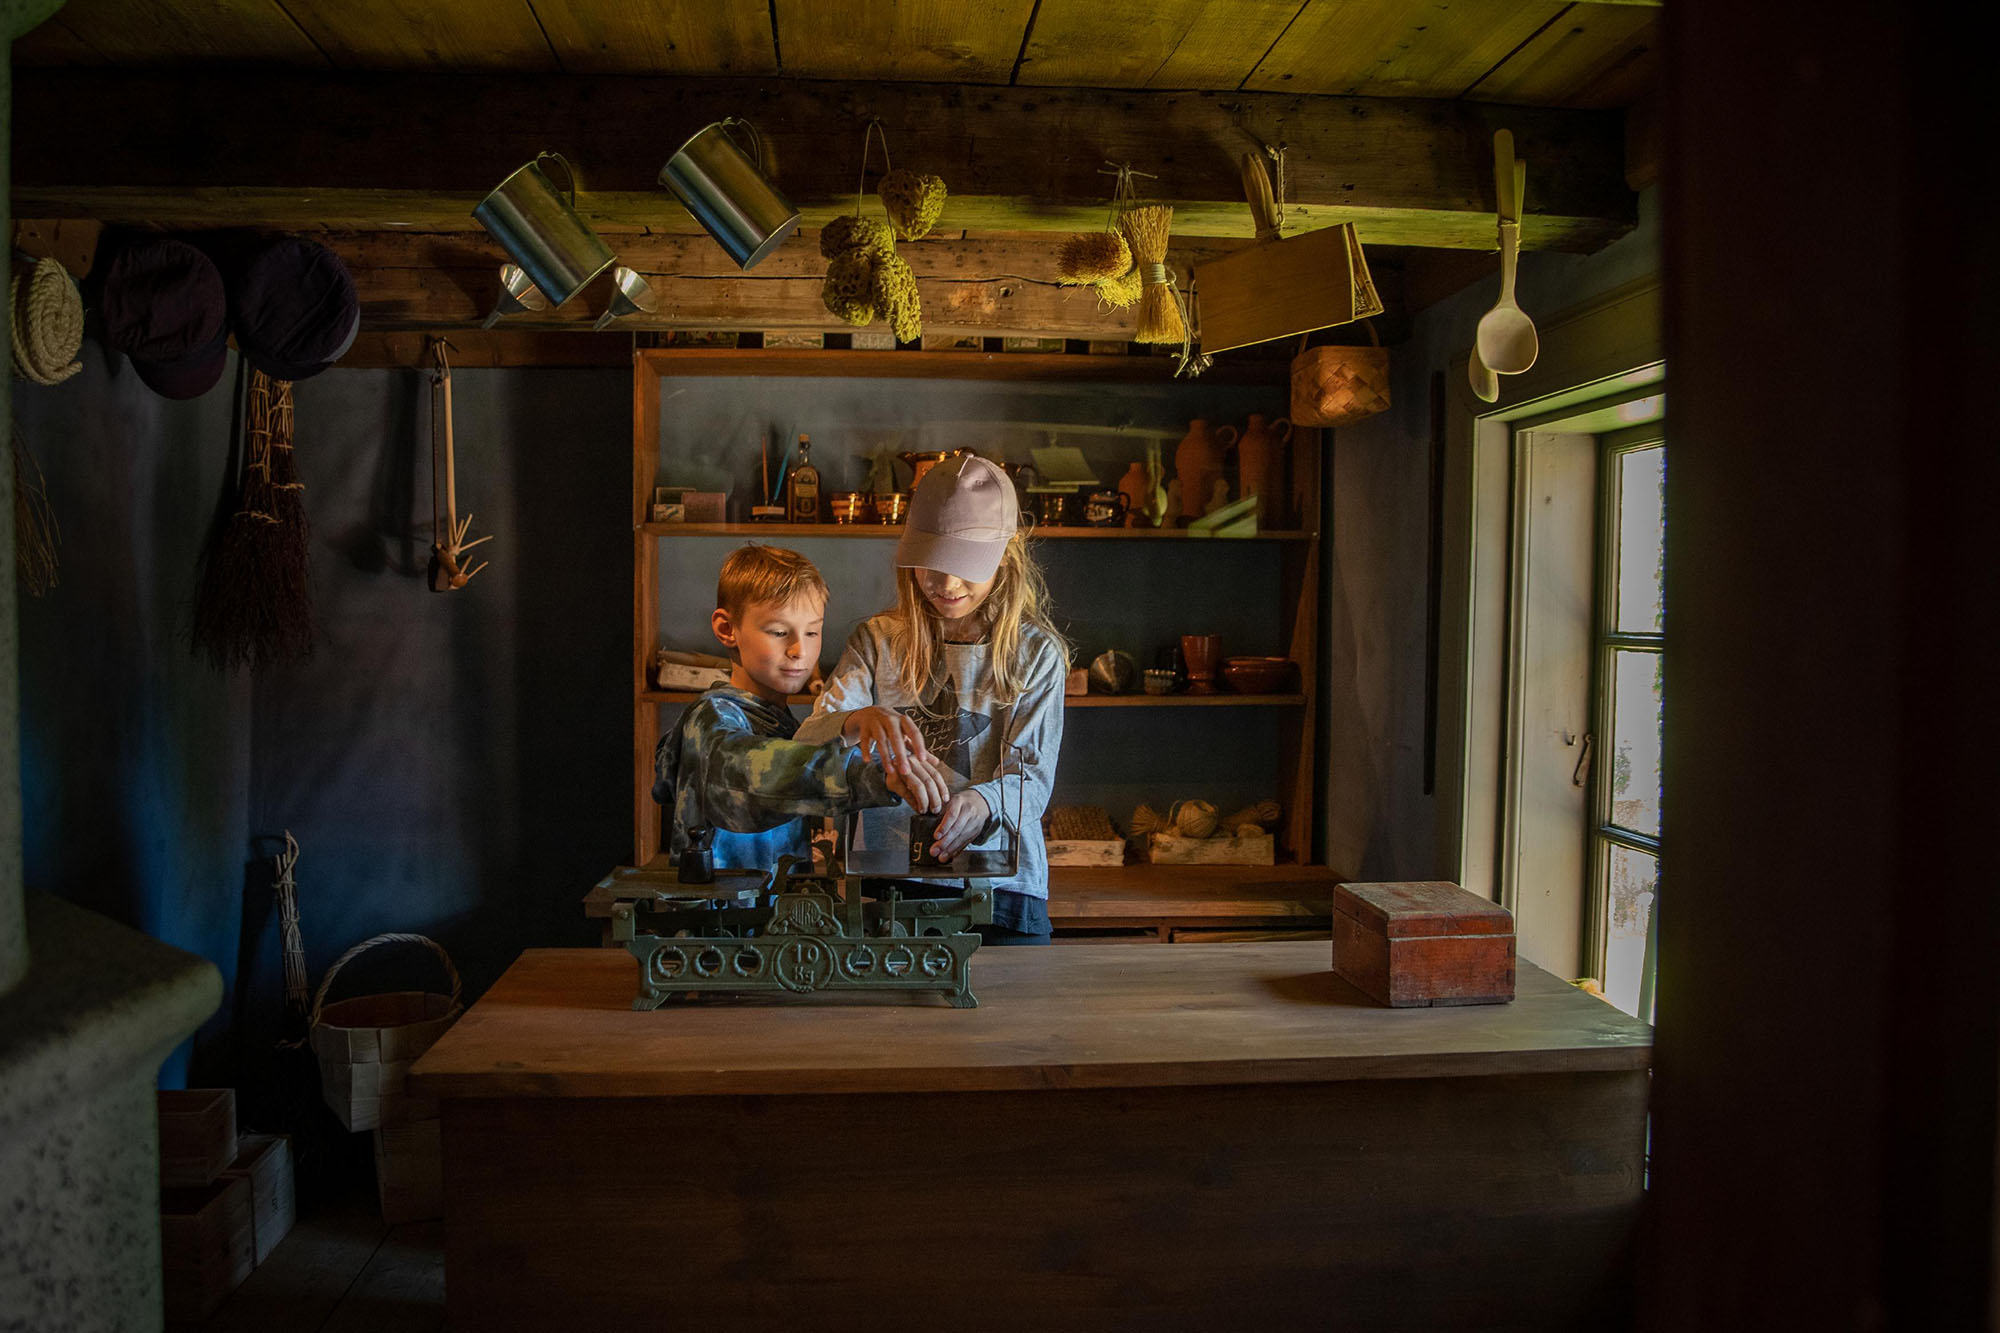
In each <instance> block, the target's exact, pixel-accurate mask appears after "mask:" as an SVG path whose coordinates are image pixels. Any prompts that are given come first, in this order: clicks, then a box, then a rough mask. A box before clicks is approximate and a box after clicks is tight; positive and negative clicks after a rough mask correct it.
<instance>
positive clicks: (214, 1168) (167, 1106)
mask: <svg viewBox="0 0 2000 1333" xmlns="http://www.w3.org/2000/svg"><path fill="white" fill-rule="evenodd" d="M156 1096H157V1099H158V1106H159V1115H160V1184H162V1185H171V1186H193V1185H210V1184H213V1183H214V1182H215V1178H216V1177H217V1176H219V1175H221V1174H222V1173H223V1171H224V1170H226V1169H227V1168H228V1166H229V1164H230V1163H231V1162H232V1161H234V1160H236V1089H234V1088H183V1089H177V1090H173V1091H167V1092H161V1093H158V1094H156Z"/></svg>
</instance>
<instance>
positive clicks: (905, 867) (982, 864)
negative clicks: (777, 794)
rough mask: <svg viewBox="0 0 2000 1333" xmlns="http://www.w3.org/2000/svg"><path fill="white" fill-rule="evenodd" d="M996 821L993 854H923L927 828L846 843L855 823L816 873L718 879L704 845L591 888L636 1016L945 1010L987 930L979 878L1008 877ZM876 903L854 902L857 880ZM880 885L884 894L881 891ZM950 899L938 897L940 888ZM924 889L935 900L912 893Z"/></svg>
mask: <svg viewBox="0 0 2000 1333" xmlns="http://www.w3.org/2000/svg"><path fill="white" fill-rule="evenodd" d="M1025 799H1026V798H1025V794H1022V795H1021V797H1020V799H1019V800H1017V802H1016V806H1015V809H1014V819H1013V821H1012V822H1011V823H1009V822H1008V821H1007V819H1006V817H1005V812H1003V813H1002V818H1001V828H1002V830H1003V832H1004V834H1005V838H1004V841H1005V844H1006V845H1005V847H1004V849H1001V850H990V849H989V850H978V849H973V848H965V849H962V850H961V851H960V852H959V854H958V855H957V856H956V857H955V858H953V859H952V860H951V861H949V862H940V861H938V860H935V859H934V858H932V857H931V856H930V854H929V852H930V849H929V847H928V845H927V844H928V842H929V839H930V836H931V833H932V830H933V829H934V828H935V820H934V819H924V818H922V817H917V818H914V819H913V820H912V822H911V837H910V841H909V844H908V845H907V846H903V845H897V846H894V847H884V848H875V849H863V848H858V847H856V846H855V842H856V837H855V830H856V827H857V825H858V822H859V818H860V816H859V813H858V812H852V811H851V812H849V813H848V814H847V815H846V816H845V817H844V818H843V819H842V820H841V821H840V823H839V825H838V827H839V828H840V832H841V836H840V837H838V838H836V840H835V843H834V847H833V852H832V855H831V857H830V858H829V862H828V868H827V870H826V872H825V873H815V872H814V870H813V869H812V867H811V866H805V867H804V868H801V865H800V861H799V858H797V857H792V856H786V857H781V858H779V862H778V865H777V867H776V868H775V869H773V870H770V871H763V870H716V869H712V868H709V867H708V866H707V865H706V864H705V861H706V855H705V854H706V848H705V847H694V848H691V849H690V851H689V852H688V853H684V854H683V855H682V857H681V860H680V863H679V864H678V865H676V866H675V867H674V868H673V869H671V870H667V869H659V870H655V869H649V868H634V867H630V866H621V867H619V868H618V869H617V870H614V871H613V872H612V873H611V874H610V876H609V877H607V878H606V879H605V881H604V883H603V885H601V886H600V887H602V888H605V889H608V890H609V891H610V893H611V896H612V906H611V938H612V939H613V940H615V941H617V942H618V943H620V944H623V945H624V946H625V947H626V949H627V950H629V951H630V952H631V954H632V956H633V957H634V958H636V959H637V960H638V961H639V993H638V994H637V995H636V996H634V997H633V1000H632V1007H633V1008H634V1009H640V1010H647V1009H657V1008H659V1007H660V1005H661V1004H662V1003H664V1002H666V1001H667V1000H669V999H672V998H674V997H676V996H694V995H700V994H722V995H764V994H772V993H785V992H790V993H792V994H796V995H804V996H818V995H831V994H833V993H835V992H840V991H880V992H916V993H924V992H936V993H938V994H941V995H943V996H944V998H945V1000H946V1002H947V1003H949V1004H950V1005H951V1006H952V1007H953V1008H954V1009H971V1008H975V1007H977V1005H978V1004H979V1000H978V998H977V997H975V996H974V995H973V993H972V954H973V951H974V950H976V949H977V948H978V947H979V936H978V935H976V934H974V933H973V930H972V928H973V927H974V926H983V925H987V924H989V923H990V922H991V921H992V920H993V890H992V888H991V884H990V881H992V880H995V879H1007V878H1010V877H1012V876H1013V875H1014V874H1015V873H1016V872H1017V871H1018V870H1019V867H1020V841H1021V840H1020V823H1021V811H1022V804H1021V803H1022V802H1024V801H1025ZM868 880H873V881H876V882H877V884H878V886H880V887H879V889H878V891H879V892H880V894H881V896H880V897H877V898H867V897H864V896H863V892H862V886H863V883H864V881H868ZM885 881H886V882H887V883H886V884H885V883H884V882H885ZM940 881H956V885H955V886H952V887H955V888H956V890H957V891H956V892H955V893H952V894H950V896H945V891H946V889H947V887H948V886H947V884H946V883H943V882H940ZM929 885H935V887H936V888H937V889H938V890H939V893H938V895H937V896H926V895H924V894H922V893H912V892H910V890H911V889H912V888H919V889H920V888H923V887H926V886H929Z"/></svg>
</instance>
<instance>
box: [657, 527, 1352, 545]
mask: <svg viewBox="0 0 2000 1333" xmlns="http://www.w3.org/2000/svg"><path fill="white" fill-rule="evenodd" d="M639 530H640V531H641V532H644V533H645V534H646V535H648V536H650V537H876V538H883V537H900V536H902V535H903V525H902V524H900V523H895V524H884V523H642V524H640V525H639ZM1315 535H1316V534H1314V533H1310V532H1301V531H1297V530H1295V529H1289V528H1286V529H1280V528H1272V529H1270V530H1268V531H1265V532H1259V533H1255V534H1253V535H1251V536H1248V537H1211V536H1208V535H1206V534H1204V533H1199V532H1189V531H1187V530H1186V529H1185V528H1042V529H1040V530H1038V531H1037V532H1036V533H1035V540H1037V541H1074V540H1090V541H1121V542H1122V541H1182V542H1303V541H1311V540H1312V539H1313V537H1314V536H1315Z"/></svg>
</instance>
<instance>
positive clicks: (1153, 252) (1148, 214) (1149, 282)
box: [1123, 204, 1187, 343]
mask: <svg viewBox="0 0 2000 1333" xmlns="http://www.w3.org/2000/svg"><path fill="white" fill-rule="evenodd" d="M1123 225H1124V227H1125V236H1126V239H1127V240H1129V241H1130V242H1131V246H1132V258H1133V261H1134V262H1135V264H1136V265H1137V267H1138V270H1139V276H1140V278H1141V280H1142V281H1143V282H1144V283H1145V290H1144V292H1143V294H1142V295H1141V296H1140V299H1139V328H1138V331H1137V332H1135V333H1134V334H1133V335H1132V341H1133V342H1142V343H1177V342H1185V341H1187V321H1186V320H1185V319H1183V318H1182V316H1181V307H1180V302H1179V300H1178V299H1176V295H1175V292H1174V280H1173V277H1172V276H1171V275H1170V274H1169V273H1168V272H1167V238H1168V236H1169V234H1170V233H1171V232H1172V230H1173V225H1174V210H1173V209H1172V208H1171V207H1170V206H1168V205H1166V204H1149V205H1147V206H1146V207H1144V208H1135V209H1132V210H1130V211H1129V212H1127V213H1126V214H1125V216H1124V218H1123Z"/></svg>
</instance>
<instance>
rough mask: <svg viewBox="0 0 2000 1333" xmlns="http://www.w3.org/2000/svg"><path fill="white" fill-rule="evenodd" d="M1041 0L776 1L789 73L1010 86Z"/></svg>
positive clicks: (780, 49) (774, 7)
mask: <svg viewBox="0 0 2000 1333" xmlns="http://www.w3.org/2000/svg"><path fill="white" fill-rule="evenodd" d="M1034 10H1035V4H1034V0H980V3H978V4H967V3H965V0H848V3H844V4H837V5H836V4H828V3H827V0H772V13H773V15H774V16H775V19H776V23H777V32H778V57H779V59H780V60H781V61H782V62H783V64H784V72H785V73H786V74H788V75H794V76H798V77H801V78H810V79H897V80H905V79H907V80H919V81H923V82H937V83H1006V82H1007V81H1008V80H1009V79H1011V78H1012V77H1013V74H1014V62H1015V60H1016V59H1017V58H1018V57H1019V56H1020V54H1021V38H1022V34H1024V33H1025V32H1026V31H1027V28H1028V18H1029V16H1030V15H1031V14H1033V13H1034Z"/></svg>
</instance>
